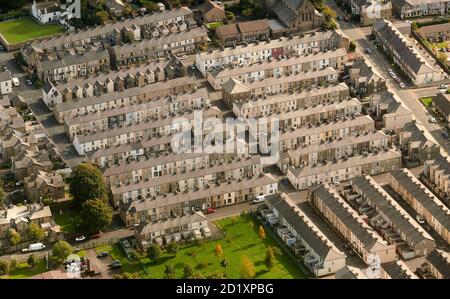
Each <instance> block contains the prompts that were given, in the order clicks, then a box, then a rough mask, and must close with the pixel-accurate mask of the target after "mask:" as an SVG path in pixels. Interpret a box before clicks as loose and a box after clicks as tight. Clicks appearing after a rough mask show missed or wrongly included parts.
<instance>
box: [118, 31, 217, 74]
mask: <svg viewBox="0 0 450 299" xmlns="http://www.w3.org/2000/svg"><path fill="white" fill-rule="evenodd" d="M207 41H208V31H207V30H206V29H205V28H203V27H198V28H193V29H190V30H187V31H183V32H178V33H172V34H168V35H163V36H161V37H158V38H152V39H144V40H141V41H138V42H134V43H129V44H124V45H119V46H114V47H112V48H111V61H112V64H113V65H114V66H115V67H117V68H119V69H121V68H129V67H131V66H136V65H139V64H142V63H144V62H146V61H147V60H154V59H157V58H161V57H163V56H166V55H168V54H169V52H170V53H175V54H176V53H191V52H193V51H194V50H195V49H198V48H199V47H201V46H206V42H207Z"/></svg>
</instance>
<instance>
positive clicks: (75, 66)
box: [36, 50, 110, 82]
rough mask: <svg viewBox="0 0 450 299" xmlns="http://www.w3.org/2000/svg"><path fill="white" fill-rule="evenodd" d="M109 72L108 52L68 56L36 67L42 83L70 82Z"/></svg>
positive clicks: (39, 63) (98, 51)
mask: <svg viewBox="0 0 450 299" xmlns="http://www.w3.org/2000/svg"><path fill="white" fill-rule="evenodd" d="M109 70H110V60H109V54H108V51H107V50H97V51H92V52H87V53H84V54H82V55H66V56H64V57H62V58H61V59H59V58H56V59H54V60H43V61H38V62H37V65H36V72H37V76H38V78H39V80H41V81H42V82H46V81H62V80H69V79H72V78H77V77H82V76H90V75H94V74H97V73H100V72H108V71H109Z"/></svg>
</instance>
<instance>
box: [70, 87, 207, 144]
mask: <svg viewBox="0 0 450 299" xmlns="http://www.w3.org/2000/svg"><path fill="white" fill-rule="evenodd" d="M209 106H210V101H209V98H208V93H207V91H206V88H201V89H198V90H197V91H195V92H191V93H184V94H179V95H177V96H175V95H169V96H166V97H161V98H155V99H153V100H151V101H148V102H143V103H136V102H135V103H133V102H132V103H129V104H128V105H126V106H123V107H122V106H120V107H116V108H111V109H108V110H104V111H97V112H95V111H94V112H90V113H86V114H84V115H83V114H80V115H74V116H72V117H66V118H65V120H64V123H65V132H66V134H67V136H69V138H70V139H71V140H73V138H74V137H75V136H76V135H80V134H83V133H85V132H94V131H102V130H106V129H112V128H115V127H117V126H119V127H120V126H130V125H134V124H138V123H139V122H141V121H144V120H147V119H150V120H152V121H155V122H157V121H158V120H159V119H163V118H165V117H169V116H172V117H173V116H175V115H176V114H179V113H184V112H189V111H190V112H192V110H193V109H202V108H207V107H209ZM180 117H182V115H180Z"/></svg>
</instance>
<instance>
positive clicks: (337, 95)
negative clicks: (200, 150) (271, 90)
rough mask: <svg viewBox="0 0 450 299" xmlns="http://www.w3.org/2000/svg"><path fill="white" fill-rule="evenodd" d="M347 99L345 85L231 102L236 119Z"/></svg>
mask: <svg viewBox="0 0 450 299" xmlns="http://www.w3.org/2000/svg"><path fill="white" fill-rule="evenodd" d="M348 98H349V88H348V87H347V85H346V84H345V83H339V84H335V85H328V86H325V87H317V88H313V89H309V90H299V91H297V92H295V93H292V94H289V96H288V97H287V96H286V95H284V94H282V95H275V96H261V97H257V98H253V99H240V100H236V101H234V102H233V113H234V114H235V115H236V116H237V117H242V118H249V117H260V116H267V115H270V114H272V113H287V112H290V111H294V110H298V109H305V108H307V107H314V106H317V105H326V104H331V103H335V102H340V101H343V100H346V99H348Z"/></svg>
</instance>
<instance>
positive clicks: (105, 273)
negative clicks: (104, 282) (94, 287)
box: [86, 249, 115, 279]
mask: <svg viewBox="0 0 450 299" xmlns="http://www.w3.org/2000/svg"><path fill="white" fill-rule="evenodd" d="M86 257H87V258H88V259H89V262H90V263H91V265H94V264H95V265H97V266H98V267H99V268H100V273H101V274H100V275H99V276H97V277H98V278H106V279H108V278H112V276H113V275H114V274H115V272H113V271H111V270H110V269H109V267H108V265H110V264H111V263H112V258H111V256H110V255H108V256H107V257H104V258H101V259H99V258H98V257H97V254H96V253H95V249H89V250H87V251H86Z"/></svg>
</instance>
